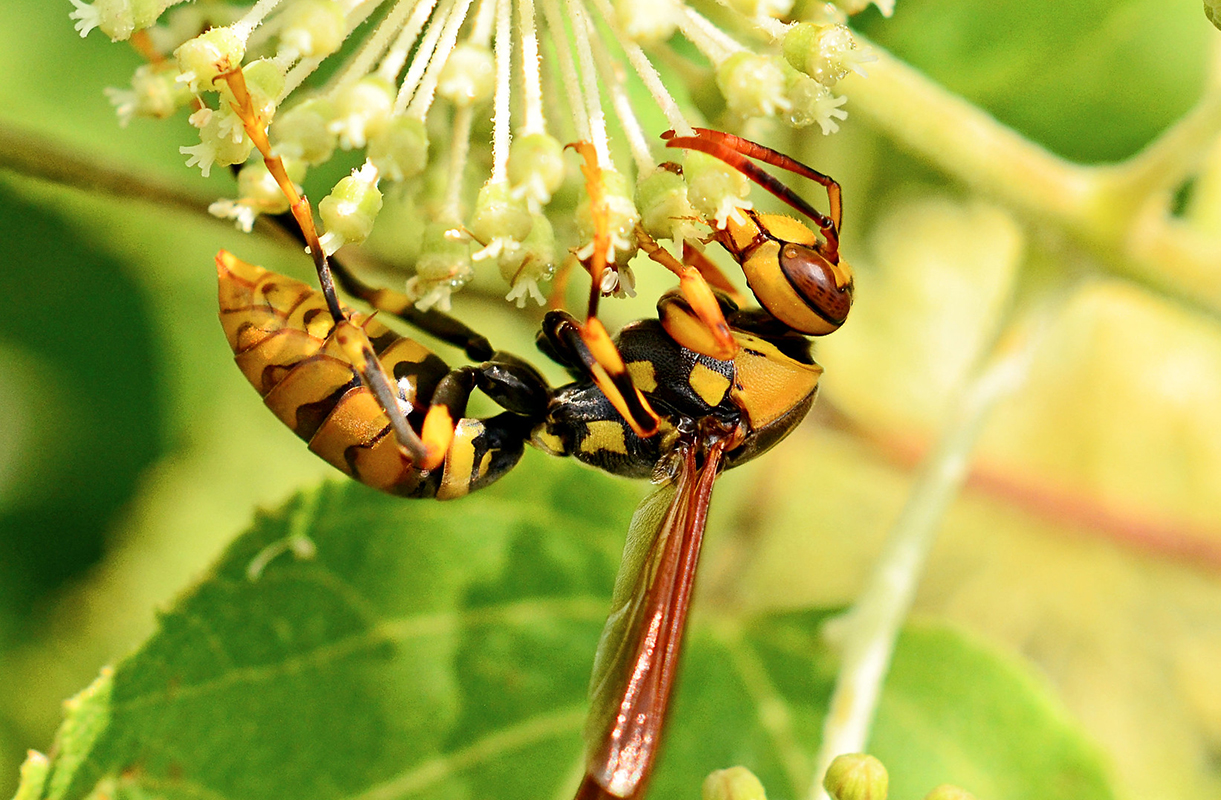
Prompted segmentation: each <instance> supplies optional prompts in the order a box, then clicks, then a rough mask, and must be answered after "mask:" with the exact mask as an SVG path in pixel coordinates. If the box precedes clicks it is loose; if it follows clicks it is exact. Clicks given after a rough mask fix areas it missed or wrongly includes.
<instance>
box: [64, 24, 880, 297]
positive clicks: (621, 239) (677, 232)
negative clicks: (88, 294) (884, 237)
mask: <svg viewBox="0 0 1221 800" xmlns="http://www.w3.org/2000/svg"><path fill="white" fill-rule="evenodd" d="M72 2H73V4H74V5H75V6H76V10H75V11H74V12H73V13H72V15H71V16H72V17H73V18H74V19H75V20H76V27H77V29H78V30H79V31H80V32H81V35H82V36H84V35H85V34H87V33H89V31H91V30H92V29H94V28H98V29H99V30H100V31H101V32H102V33H104V34H106V35H108V36H110V37H111V38H112V39H115V40H127V39H130V40H132V42H133V44H135V45H136V46H137V48H138V49H139V50H140V51H141V52H142V53H144V54H145V55H146V56H147V57H148V59H149V61H148V63H147V64H145V65H144V66H141V67H140V68H139V69H137V70H136V72H135V75H134V76H133V78H132V83H131V86H130V87H129V88H127V89H121V90H120V89H111V90H108V94H109V96H110V98H111V100H112V102H113V103H114V105H115V107H116V110H117V111H118V114H119V118H120V121H121V122H122V123H124V124H126V123H127V122H128V121H129V120H131V119H132V118H135V117H153V118H164V117H168V116H171V115H172V114H174V113H175V112H177V111H178V110H179V109H182V108H184V107H185V108H187V109H189V111H188V112H185V113H189V115H190V116H189V119H190V122H191V124H192V125H193V126H194V127H195V128H196V129H197V131H198V135H199V139H198V141H197V142H195V143H191V144H188V145H184V146H183V147H182V148H181V150H182V152H183V154H184V155H186V156H187V157H188V160H187V164H188V165H190V166H198V167H199V168H200V170H201V171H202V173H203V174H204V175H207V174H208V173H209V171H210V170H211V169H212V168H213V167H233V168H235V169H236V170H237V179H238V180H237V182H238V196H237V197H236V198H231V199H225V200H220V201H217V202H216V203H214V204H213V205H212V207H211V211H212V213H214V214H216V215H218V216H222V217H227V218H231V219H233V220H235V222H236V223H237V224H238V225H239V226H240V227H242V228H244V229H246V230H249V229H250V227H251V226H252V225H253V223H254V220H255V218H256V217H257V216H258V215H259V214H265V213H281V212H283V211H285V210H287V208H288V200H287V199H286V198H285V196H284V193H283V192H282V191H281V190H280V187H279V186H278V185H277V183H276V181H275V179H274V178H273V177H272V175H271V174H270V173H269V172H268V170H267V168H266V166H265V165H264V161H263V159H262V157H261V156H260V154H259V153H258V152H257V151H255V150H254V144H253V143H252V141H251V139H250V136H249V135H248V131H247V129H245V128H244V126H243V120H242V119H241V118H240V117H239V115H238V114H237V113H235V105H237V104H238V103H237V98H235V97H234V95H233V91H234V90H233V89H232V88H231V86H230V78H231V77H232V75H233V74H234V73H235V71H238V70H240V72H241V74H242V77H243V78H244V83H245V86H246V87H247V89H248V91H249V94H250V100H251V104H252V105H251V107H252V109H253V113H254V114H255V115H257V116H256V119H257V120H259V121H260V122H261V123H262V124H265V125H266V126H267V128H266V130H267V134H268V136H269V139H270V142H271V146H272V149H273V152H274V153H275V154H276V155H278V156H279V157H280V158H281V159H282V160H283V161H284V164H285V169H286V172H287V174H288V176H289V178H290V179H291V180H292V181H295V182H298V183H299V182H301V181H303V180H305V176H306V174H307V172H308V170H309V168H310V167H314V166H318V165H320V164H323V163H325V162H328V161H330V160H331V159H332V158H333V157H334V156H335V155H336V153H342V152H345V151H356V152H357V153H358V154H360V155H363V159H364V163H363V166H361V167H360V168H359V169H357V170H354V171H353V173H352V174H351V175H350V176H349V177H346V178H344V179H343V180H341V181H339V183H338V184H336V185H335V186H334V187H333V189H332V190H331V192H330V194H329V195H328V196H327V197H326V198H325V199H324V200H323V201H322V202H321V203H319V204H318V213H319V215H320V217H321V219H322V226H323V229H324V231H325V233H324V234H323V236H322V244H323V248H324V249H325V250H326V251H327V253H328V254H329V253H332V252H334V251H335V250H337V249H339V248H340V247H342V246H344V245H347V244H355V243H360V242H362V241H364V240H365V238H366V237H367V236H368V235H369V233H370V232H371V231H372V229H373V227H374V223H375V220H376V217H377V216H378V214H379V213H380V212H382V209H383V206H386V207H387V208H388V209H389V208H391V207H395V206H398V207H403V206H404V205H405V206H406V207H408V208H410V209H411V215H412V216H413V217H414V218H418V219H420V220H422V224H420V225H418V231H417V237H418V249H416V250H415V252H413V253H412V254H411V255H412V260H413V262H414V265H415V275H414V276H413V277H412V278H411V279H410V280H409V281H408V286H407V289H408V292H409V293H410V294H411V295H412V296H413V297H415V298H416V300H417V305H418V306H419V307H421V308H428V307H431V306H434V305H435V306H437V307H438V308H441V309H445V308H447V307H448V305H449V299H450V295H451V293H452V292H453V291H455V290H457V289H459V288H460V287H461V286H463V285H464V284H465V283H467V282H468V281H469V280H470V279H471V277H472V276H473V275H474V271H475V269H476V267H478V266H480V265H482V264H485V263H489V262H491V263H495V264H496V266H497V268H498V269H499V271H500V273H501V275H502V276H503V277H504V278H505V280H506V281H507V283H508V284H509V286H510V290H509V294H508V297H509V299H511V300H515V301H517V302H518V304H519V305H520V304H522V303H524V302H525V300H526V299H527V298H529V297H533V298H535V299H536V300H537V301H539V302H542V301H543V294H542V292H541V290H540V288H539V284H540V282H542V281H546V280H548V279H549V278H550V277H552V275H553V273H554V271H555V269H556V267H557V265H558V264H559V263H560V260H561V259H563V258H565V257H568V253H569V252H573V253H576V255H577V257H579V258H582V259H585V258H589V257H590V256H591V255H592V254H593V247H594V244H593V239H594V236H593V232H594V224H593V220H592V217H591V212H590V204H589V202H588V198H586V199H584V200H577V201H574V200H573V199H572V198H573V196H574V195H573V193H572V192H571V191H566V190H564V187H565V184H566V182H571V183H574V184H576V185H577V186H578V187H579V186H580V185H581V181H580V179H579V177H576V176H575V175H574V173H575V169H574V165H575V163H576V159H574V158H571V157H566V156H565V154H564V148H563V143H565V142H572V141H577V140H583V141H587V142H590V143H591V144H592V146H593V149H594V152H595V153H596V158H597V162H598V165H599V167H600V168H601V170H602V175H603V182H604V185H605V202H604V204H603V205H601V206H599V208H602V209H604V211H605V214H606V216H607V218H608V225H609V233H610V236H609V241H608V242H607V251H606V252H605V253H604V255H605V256H606V259H607V262H608V264H609V265H610V266H611V269H610V270H608V271H607V273H606V276H605V280H604V282H603V287H602V288H603V289H604V290H605V291H607V292H621V293H622V292H627V293H630V292H631V290H632V287H631V274H630V272H629V271H628V270H627V262H628V260H629V259H630V258H631V257H632V256H633V255H634V254H635V252H636V248H637V246H636V241H637V239H636V235H635V234H636V230H637V226H640V228H642V229H643V230H644V231H646V232H647V233H648V234H649V235H650V236H652V237H653V238H655V239H658V240H674V241H678V240H681V239H687V238H691V237H692V236H695V235H698V229H697V223H698V222H699V221H700V220H707V221H709V223H710V224H716V225H722V226H723V225H724V224H725V221H726V219H727V218H728V217H730V216H731V215H733V214H735V213H736V212H737V210H738V209H740V208H743V207H748V203H747V201H746V200H745V197H746V195H747V192H748V187H747V185H746V182H745V180H744V179H743V178H742V177H741V176H740V175H738V174H737V173H736V172H733V171H732V170H730V169H729V168H728V167H726V166H725V165H724V164H722V163H721V162H719V161H717V160H716V159H712V158H709V157H706V156H703V155H702V154H689V155H687V156H686V157H685V160H684V170H683V172H682V174H681V175H680V174H678V173H676V172H675V171H672V170H671V169H666V168H659V165H660V164H661V163H663V162H666V161H672V160H675V159H676V158H678V157H679V155H678V154H677V153H676V152H674V151H667V150H665V149H664V147H663V146H662V142H661V141H660V139H659V138H658V135H659V134H660V133H661V132H662V129H660V126H659V120H664V123H661V124H664V125H665V126H667V127H669V128H672V129H674V130H676V131H678V132H679V133H680V134H686V133H689V132H690V130H691V128H692V127H693V126H695V125H709V117H710V116H712V115H714V114H715V117H714V119H713V121H712V123H711V125H709V126H710V127H721V128H733V127H737V126H740V125H741V124H742V123H744V122H745V121H747V120H750V119H756V118H773V119H776V120H778V121H781V122H786V123H788V124H791V125H794V126H806V125H817V126H818V127H819V128H820V130H821V131H822V132H823V133H831V132H833V131H835V130H837V128H838V125H837V121H838V120H842V119H843V118H844V117H845V116H846V113H845V111H844V110H843V109H842V107H841V106H842V105H843V103H844V99H843V98H842V97H837V96H836V95H835V94H834V93H833V91H832V90H833V88H834V87H835V84H836V83H837V82H838V81H839V80H840V79H841V78H842V77H844V76H845V75H846V74H848V73H849V72H861V65H862V64H863V63H864V62H867V61H869V60H870V56H869V55H868V54H867V53H866V52H865V51H863V50H862V49H859V48H858V47H857V45H856V42H855V41H854V39H853V37H852V34H851V32H850V30H849V29H848V28H847V27H846V26H845V25H844V24H843V23H844V21H845V19H846V17H845V13H844V10H843V9H842V8H840V7H837V6H835V5H832V4H824V5H821V6H816V9H815V11H814V12H813V13H812V15H807V16H808V17H809V18H807V19H805V20H791V19H787V18H786V16H787V15H788V14H789V13H790V11H791V5H792V3H791V2H790V1H789V0H721V2H712V1H711V0H706V1H705V2H695V1H694V0H693V1H692V2H687V1H686V0H258V2H255V3H253V5H246V6H235V5H233V4H231V3H227V2H219V0H197V1H196V2H194V3H191V4H186V5H183V4H181V0H94V2H93V3H90V4H87V3H85V2H83V0H72ZM536 3H537V6H536ZM845 4H846V3H845ZM879 5H881V2H880V0H879ZM883 10H884V11H888V10H889V9H887V8H884V9H883ZM200 31H203V33H200ZM661 64H664V65H665V70H666V73H667V74H669V75H674V74H683V75H696V76H698V75H703V76H704V77H705V78H707V79H708V82H709V84H710V85H711V84H714V85H715V86H716V87H718V88H719V90H720V94H721V96H722V98H723V101H724V105H723V107H718V108H716V109H714V110H709V109H702V108H699V107H697V106H696V105H694V104H693V101H691V100H690V99H689V97H690V95H691V93H689V92H688V91H686V90H685V89H684V90H683V91H679V92H672V91H671V89H670V88H669V87H667V86H666V84H665V83H664V82H663V80H662V77H661V71H660V70H659V69H658V66H656V65H661ZM226 76H230V77H226ZM324 76H325V77H324ZM248 121H249V120H247V122H248ZM628 161H630V164H629V163H625V162H628ZM629 176H633V177H629ZM383 193H385V196H383ZM582 195H583V190H582V189H578V194H577V196H578V197H580V196H582ZM396 216H397V217H400V218H401V217H402V216H403V215H402V214H397V215H396ZM561 247H565V248H566V249H561Z"/></svg>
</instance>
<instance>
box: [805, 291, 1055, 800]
mask: <svg viewBox="0 0 1221 800" xmlns="http://www.w3.org/2000/svg"><path fill="white" fill-rule="evenodd" d="M1067 294H1068V292H1066V291H1064V290H1063V289H1061V290H1059V291H1057V292H1055V294H1054V299H1043V300H1037V301H1035V302H1034V304H1033V305H1031V306H1029V307H1028V310H1026V311H1024V312H1023V313H1022V314H1021V315H1020V316H1017V317H1014V316H1013V315H1012V314H1010V315H1009V318H1010V319H1012V320H1014V321H1013V322H1011V323H1010V324H1008V325H1007V326H1005V327H1004V329H1003V333H1002V334H1001V335H1000V336H999V337H998V338H997V339H996V340H995V341H994V342H993V344H992V346H991V348H990V352H988V353H987V355H986V357H985V358H984V359H982V360H981V361H980V362H979V363H978V365H977V366H976V368H975V369H974V370H973V371H972V372H971V373H969V374H968V375H967V376H966V377H965V379H964V381H963V383H962V384H961V386H960V388H959V391H958V396H957V397H956V399H955V402H954V403H953V404H952V405H951V406H950V415H949V416H948V418H947V419H948V421H947V423H946V426H945V428H944V429H943V430H942V432H941V436H940V439H939V441H938V442H937V445H936V447H935V448H934V449H933V451H932V452H931V453H930V454H929V456H928V457H927V458H926V459H925V460H924V463H923V464H922V465H921V467H920V471H919V474H918V476H917V478H916V483H915V485H914V486H913V487H912V490H911V494H910V495H909V496H908V499H907V504H906V505H905V506H904V507H903V510H902V511H901V512H900V514H899V518H898V519H897V520H896V521H895V524H894V526H893V527H892V528H891V531H890V535H889V537H888V539H887V542H886V544H885V546H884V549H883V551H882V553H881V555H880V556H879V557H878V560H877V563H876V565H875V566H874V569H873V573H872V574H871V576H870V577H869V579H868V580H867V582H866V585H865V587H864V589H863V591H862V592H861V594H860V596H859V597H858V598H857V601H856V604H855V605H854V606H853V607H852V609H851V610H850V611H849V612H848V613H847V614H845V615H844V616H843V617H840V618H839V619H836V620H834V621H833V622H832V623H831V625H832V626H833V627H832V628H831V629H830V630H828V631H827V633H828V635H830V636H833V637H835V638H837V639H839V640H840V644H841V650H842V661H841V665H840V670H839V677H838V679H837V681H836V685H835V691H834V693H833V694H832V696H831V705H830V707H829V709H828V711H827V717H826V720H825V722H824V724H823V736H822V743H821V745H820V747H819V752H818V755H817V757H816V759H815V771H814V780H813V783H812V784H811V787H810V793H809V798H810V800H827V797H828V796H827V794H826V792H825V790H824V789H823V787H822V777H823V775H824V774H826V771H827V767H828V766H829V765H830V763H831V761H832V759H834V758H835V756H837V755H840V754H842V753H859V752H864V750H865V746H866V745H867V743H868V741H869V729H870V727H871V725H872V724H873V718H874V711H875V709H876V708H877V702H878V697H879V695H880V694H881V690H882V684H883V682H884V681H885V678H886V673H887V671H888V670H889V668H890V659H891V654H892V653H893V652H894V646H895V640H896V638H897V637H898V634H899V629H900V627H901V626H902V624H903V621H904V620H905V619H906V618H907V613H908V610H909V609H910V608H911V604H912V598H913V597H914V595H915V592H916V587H917V585H918V584H919V580H920V576H921V574H922V573H923V571H924V563H925V561H926V559H927V557H928V553H929V550H930V549H931V548H932V545H933V541H934V539H935V535H936V532H937V530H938V528H939V525H940V522H941V519H942V517H943V516H944V515H945V512H946V509H947V508H948V507H949V505H950V503H951V502H953V500H954V498H955V497H956V496H957V495H958V491H959V489H960V488H961V487H962V484H963V481H964V480H965V479H966V476H967V472H968V469H969V467H970V455H971V451H972V449H973V448H974V446H975V443H976V441H977V440H978V439H979V436H980V433H981V432H982V431H983V428H984V423H985V422H986V421H987V419H988V416H989V414H990V412H991V411H992V409H993V408H995V407H996V405H997V403H999V402H1000V401H1001V400H1002V399H1004V398H1005V397H1006V396H1008V395H1009V394H1010V393H1011V392H1013V391H1014V390H1015V389H1017V388H1018V387H1019V386H1020V385H1021V384H1022V383H1023V382H1024V381H1025V378H1026V374H1027V371H1028V368H1029V365H1030V362H1031V359H1032V357H1033V355H1034V352H1035V350H1036V349H1037V346H1038V344H1039V342H1040V340H1041V339H1042V333H1043V331H1044V330H1045V329H1046V328H1047V327H1048V323H1049V322H1050V320H1051V318H1052V317H1053V316H1054V315H1055V313H1056V311H1057V310H1058V309H1059V308H1060V307H1061V305H1062V303H1063V301H1064V299H1065V296H1066V295H1067Z"/></svg>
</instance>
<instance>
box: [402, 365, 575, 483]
mask: <svg viewBox="0 0 1221 800" xmlns="http://www.w3.org/2000/svg"><path fill="white" fill-rule="evenodd" d="M476 388H478V389H479V390H480V391H482V392H483V393H484V394H486V395H487V396H488V397H489V398H491V399H492V400H493V401H494V402H496V403H497V404H498V405H500V406H501V407H502V408H504V409H506V413H507V414H508V415H509V417H506V416H505V415H504V414H502V415H501V416H500V417H495V418H493V419H495V420H497V423H496V424H495V425H493V424H492V420H471V419H468V418H466V404H467V402H468V401H469V400H470V396H471V392H473V391H474V390H475V389H476ZM550 400H551V388H550V387H549V386H548V385H547V382H546V380H545V379H544V378H543V376H542V375H540V374H539V372H538V370H536V369H534V367H532V366H531V365H530V364H528V363H527V362H526V361H524V360H523V359H520V358H518V357H516V356H514V355H512V354H510V353H504V352H499V353H495V354H494V355H493V357H492V358H491V359H489V360H488V361H485V362H484V363H482V364H480V365H478V366H463V367H458V368H456V369H453V370H451V371H450V372H449V373H448V374H446V375H445V377H443V378H442V379H441V380H440V382H438V384H437V388H436V390H435V391H434V392H433V394H432V398H431V402H430V404H429V407H428V413H427V414H426V415H425V417H424V423H423V425H422V426H421V430H420V438H421V439H422V440H423V442H424V446H425V448H426V449H427V451H428V456H427V458H426V459H425V460H423V461H422V462H420V468H421V469H426V470H431V469H436V468H437V467H439V466H441V465H442V463H444V464H445V471H446V473H447V474H446V477H445V478H444V479H443V482H442V486H450V489H451V490H452V489H453V487H456V486H458V485H459V484H462V485H466V486H467V487H468V488H467V490H468V491H469V490H470V489H471V488H478V485H482V484H478V485H475V484H474V483H473V482H474V481H476V480H477V479H480V478H482V477H483V476H482V475H479V474H476V473H474V472H472V470H473V469H475V468H476V467H477V466H478V465H475V464H473V463H467V462H466V460H465V459H463V458H462V456H463V454H464V453H466V452H467V448H468V447H469V445H468V444H465V443H464V439H463V436H464V435H465V434H464V432H463V430H462V428H463V426H464V425H470V424H472V423H474V424H477V425H478V426H479V429H480V431H481V432H486V431H498V432H500V433H501V434H507V436H508V438H512V436H515V435H518V436H519V438H520V439H521V440H522V442H521V443H524V440H525V438H526V437H527V436H528V435H529V431H530V429H531V428H532V427H533V425H534V423H536V422H537V421H538V420H540V419H542V418H543V417H544V416H545V415H546V413H547V406H548V403H549V402H550ZM510 417H517V418H518V419H517V420H513V419H510ZM501 438H505V437H504V436H502V437H501ZM519 444H520V443H519ZM455 448H458V449H457V450H456V449H455ZM456 456H457V460H455V458H456ZM459 461H460V462H461V466H459V463H458V462H459ZM514 463H516V460H515V461H514ZM506 469H507V468H506ZM455 470H457V472H456V473H455ZM497 477H498V476H497ZM468 479H469V480H468ZM449 496H454V495H449Z"/></svg>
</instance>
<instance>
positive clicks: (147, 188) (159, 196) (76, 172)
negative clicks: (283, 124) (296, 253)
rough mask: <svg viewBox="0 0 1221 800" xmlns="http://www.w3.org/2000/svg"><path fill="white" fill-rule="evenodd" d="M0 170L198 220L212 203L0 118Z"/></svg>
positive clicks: (202, 196)
mask: <svg viewBox="0 0 1221 800" xmlns="http://www.w3.org/2000/svg"><path fill="white" fill-rule="evenodd" d="M0 170H10V171H12V172H14V173H16V174H18V175H24V176H26V177H29V178H38V179H40V180H44V181H48V182H50V183H54V184H58V185H60V186H68V187H71V188H73V189H79V190H81V191H83V192H90V193H94V194H103V195H110V196H112V197H125V198H132V199H135V200H143V201H145V202H147V203H151V204H153V205H157V206H161V207H164V208H174V209H177V210H180V211H186V212H188V213H191V214H194V215H201V216H204V217H208V205H209V204H210V203H211V202H212V200H214V199H215V198H213V197H210V196H208V195H206V194H201V193H199V192H194V191H187V190H184V189H182V188H181V187H178V186H176V185H174V184H173V183H171V182H169V181H166V180H164V179H162V178H159V177H157V176H156V175H153V174H151V173H149V172H145V171H140V170H136V169H133V168H131V167H114V166H108V165H106V164H105V163H104V162H103V160H102V159H101V158H100V157H98V156H97V155H96V154H94V153H91V152H89V151H86V150H84V149H82V148H80V147H74V146H72V145H69V144H66V143H65V142H62V141H56V140H55V139H52V138H50V137H48V136H47V135H46V134H45V133H42V132H37V131H32V130H29V129H25V128H20V127H18V126H15V125H13V124H11V123H7V122H4V121H3V120H0Z"/></svg>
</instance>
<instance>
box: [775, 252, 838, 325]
mask: <svg viewBox="0 0 1221 800" xmlns="http://www.w3.org/2000/svg"><path fill="white" fill-rule="evenodd" d="M780 270H781V271H782V272H783V273H784V276H785V277H786V278H787V279H788V281H789V284H790V285H791V286H792V287H793V291H795V292H797V294H798V295H800V296H801V299H802V300H804V301H805V303H806V305H808V306H809V307H810V310H812V311H813V312H814V313H815V314H817V315H818V317H819V319H820V320H821V321H822V322H824V323H825V326H821V325H816V326H813V327H814V328H816V329H813V330H807V331H804V332H805V333H809V334H812V335H814V336H822V335H824V334H827V333H831V332H832V331H834V330H837V329H838V328H839V326H840V325H843V324H844V320H845V319H847V317H848V311H849V310H851V308H852V269H851V268H850V267H849V266H848V265H847V264H844V263H842V262H839V261H836V262H834V263H832V262H831V261H830V260H828V259H827V258H826V256H824V255H823V254H822V253H820V252H818V251H817V250H815V249H814V248H812V247H806V246H804V245H800V244H793V243H791V242H790V243H788V244H786V245H785V246H784V247H782V248H781V249H780Z"/></svg>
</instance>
